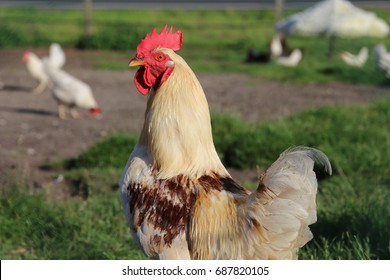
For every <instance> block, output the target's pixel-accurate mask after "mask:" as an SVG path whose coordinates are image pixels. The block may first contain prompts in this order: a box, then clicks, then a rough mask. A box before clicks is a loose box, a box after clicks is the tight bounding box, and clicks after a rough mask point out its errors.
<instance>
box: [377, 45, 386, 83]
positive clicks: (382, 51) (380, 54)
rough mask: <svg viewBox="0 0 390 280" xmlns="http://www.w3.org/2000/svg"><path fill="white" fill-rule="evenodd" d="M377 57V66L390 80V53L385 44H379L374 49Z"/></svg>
mask: <svg viewBox="0 0 390 280" xmlns="http://www.w3.org/2000/svg"><path fill="white" fill-rule="evenodd" d="M374 51H375V57H376V66H377V67H378V68H379V69H380V70H382V71H384V72H386V76H387V77H389V78H390V53H388V52H387V49H386V46H385V45H384V44H378V45H376V46H375V48H374Z"/></svg>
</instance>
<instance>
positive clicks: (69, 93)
mask: <svg viewBox="0 0 390 280" xmlns="http://www.w3.org/2000/svg"><path fill="white" fill-rule="evenodd" d="M53 63H54V66H53ZM55 63H56V62H55V61H54V62H53V61H51V60H50V59H43V66H44V70H45V73H46V74H47V76H48V77H49V79H50V82H51V85H50V88H51V91H52V95H53V97H54V99H55V100H56V101H57V102H58V116H59V117H60V118H61V119H66V118H67V116H66V109H67V108H68V109H69V110H70V114H71V116H72V117H73V118H74V119H77V118H80V117H81V115H80V114H79V113H78V112H77V110H76V107H79V108H84V109H88V110H89V115H90V116H100V115H101V113H102V110H101V109H100V107H99V106H98V104H97V102H96V100H95V98H94V96H93V93H92V90H91V87H90V86H89V85H87V84H86V83H84V82H83V81H81V80H79V79H77V78H75V77H73V76H72V75H70V74H68V73H67V72H65V71H64V70H62V69H58V68H56V67H55V66H56V65H55Z"/></svg>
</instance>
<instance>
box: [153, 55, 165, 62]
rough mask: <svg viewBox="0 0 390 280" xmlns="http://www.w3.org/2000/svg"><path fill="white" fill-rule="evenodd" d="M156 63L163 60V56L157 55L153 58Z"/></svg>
mask: <svg viewBox="0 0 390 280" xmlns="http://www.w3.org/2000/svg"><path fill="white" fill-rule="evenodd" d="M154 58H155V59H156V60H157V61H161V60H163V59H164V56H163V55H162V54H157V55H156V56H155V57H154Z"/></svg>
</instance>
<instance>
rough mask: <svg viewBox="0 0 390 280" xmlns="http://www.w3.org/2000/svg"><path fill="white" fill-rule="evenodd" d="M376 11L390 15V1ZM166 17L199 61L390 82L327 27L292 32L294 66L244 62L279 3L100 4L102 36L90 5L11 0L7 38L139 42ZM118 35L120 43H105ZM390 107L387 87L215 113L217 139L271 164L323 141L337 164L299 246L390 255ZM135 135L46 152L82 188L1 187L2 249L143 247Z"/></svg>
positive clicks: (82, 251) (272, 72)
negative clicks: (88, 12) (260, 117)
mask: <svg viewBox="0 0 390 280" xmlns="http://www.w3.org/2000/svg"><path fill="white" fill-rule="evenodd" d="M377 12H378V14H379V15H380V16H381V17H382V18H385V19H386V20H387V21H388V22H389V21H390V12H389V11H383V10H382V11H377ZM168 19H169V21H168ZM167 22H168V23H170V24H173V25H174V26H175V27H177V28H180V29H182V30H183V32H184V36H185V45H184V48H183V50H182V52H181V53H182V55H183V56H185V57H186V59H188V60H189V61H190V63H191V64H192V65H193V66H194V68H195V69H196V70H197V71H200V70H201V71H211V72H226V71H228V72H243V73H249V74H252V75H259V76H262V77H267V78H270V79H275V80H278V81H283V82H287V81H288V82H297V83H309V82H310V83H314V82H315V83H320V82H327V81H342V82H351V83H367V84H373V85H384V84H388V83H389V81H388V79H387V78H385V77H384V76H383V75H379V74H378V72H377V71H375V69H374V62H373V58H372V56H371V57H370V60H369V62H368V64H367V65H366V67H365V68H363V69H352V68H350V67H348V66H346V65H343V64H342V63H341V62H339V61H337V60H332V61H329V60H327V58H326V48H327V40H326V39H323V38H291V39H289V41H288V42H289V44H290V45H291V46H292V47H304V48H305V49H306V50H307V51H306V52H305V53H306V54H307V55H306V56H305V59H304V61H303V62H302V66H301V67H299V68H297V69H295V70H293V69H285V68H281V67H280V66H277V65H274V64H270V65H269V66H268V67H256V66H255V65H245V64H243V63H242V61H243V59H244V58H245V50H246V49H247V48H252V47H257V48H260V47H264V46H265V45H266V43H267V41H268V40H269V39H270V38H271V36H272V34H273V29H272V22H273V14H272V13H271V12H269V11H142V12H139V11H95V13H94V23H95V35H94V36H95V37H93V38H89V39H85V38H82V13H81V12H79V11H67V12H66V13H65V12H63V11H44V10H35V9H0V24H1V26H2V28H1V30H0V47H18V48H24V47H27V46H30V45H34V46H45V45H47V44H49V43H50V42H52V41H57V42H60V43H61V44H63V45H66V46H74V45H76V44H81V43H82V44H90V45H89V47H97V48H106V47H107V46H108V47H109V48H111V49H112V48H114V49H117V50H116V51H125V50H126V51H130V52H131V53H133V52H134V50H133V49H134V46H135V42H137V41H138V40H139V39H140V38H141V37H143V36H144V34H145V33H146V32H149V31H150V30H151V28H152V27H154V26H162V25H163V24H165V23H167ZM109 38H113V40H114V43H112V44H111V43H110V44H111V45H110V44H106V43H105V44H103V45H99V42H106V41H107V40H108V39H109ZM128 39H129V41H127V40H128ZM93 40H95V43H94V41H93ZM115 40H117V41H115ZM380 41H381V42H385V43H387V45H390V38H386V39H383V40H380V39H368V38H360V39H354V40H345V39H340V40H338V41H337V45H336V48H337V49H338V50H342V49H343V48H345V49H348V50H350V51H357V50H358V49H359V48H360V46H361V45H363V44H364V45H367V46H369V47H372V46H373V45H374V44H376V43H378V42H380ZM91 42H92V43H91ZM94 44H95V45H94ZM122 44H127V46H128V48H129V49H125V48H124V47H123V46H122ZM85 46H87V45H85ZM101 63H103V64H104V63H105V65H106V67H107V66H109V67H114V68H118V69H122V66H118V65H115V64H110V62H105V61H102V62H101ZM386 79H387V80H386ZM389 108H390V99H389V98H385V99H382V100H379V101H377V102H375V103H373V104H369V105H364V106H363V105H360V106H357V105H354V106H352V105H351V106H346V105H344V106H334V107H323V108H320V109H315V110H314V109H311V110H306V111H304V112H302V113H299V114H297V115H294V116H292V117H289V118H286V119H283V120H279V121H273V122H269V123H260V124H259V123H248V122H245V121H243V120H241V119H239V118H237V117H234V116H227V115H222V114H218V113H214V114H213V117H212V124H213V133H214V140H215V144H216V147H217V150H218V153H219V155H220V156H221V158H222V160H223V162H224V163H225V164H226V165H227V166H229V167H235V168H239V169H245V168H255V167H256V166H259V167H261V168H264V167H267V166H268V165H269V164H270V163H272V162H273V161H274V160H275V159H276V158H277V156H278V155H279V154H280V153H281V152H282V151H283V150H284V149H285V148H286V147H288V146H294V145H308V146H314V147H316V148H319V149H321V150H323V151H324V152H325V153H326V154H327V155H328V156H329V158H330V160H331V163H332V165H333V170H334V175H333V176H332V177H330V178H327V177H323V176H320V178H321V180H320V186H319V194H318V222H317V223H316V224H315V225H314V226H313V227H312V231H313V233H314V236H315V237H314V240H313V241H312V242H310V243H309V244H308V246H306V247H305V248H304V249H303V250H302V251H301V252H300V257H301V258H303V259H390V203H389V202H390V188H389V186H390V126H389V123H390V110H389ZM136 140H137V136H136V135H127V134H115V135H110V136H108V137H107V139H105V140H104V141H102V142H99V143H97V144H96V145H95V146H92V147H90V148H89V149H88V150H86V151H85V152H84V153H82V154H80V155H79V156H78V157H77V158H75V159H70V160H69V159H64V160H61V161H57V162H50V163H47V168H49V169H53V170H61V171H62V173H63V174H64V175H65V178H66V180H67V182H68V184H69V185H70V186H71V188H72V192H74V194H75V196H74V198H73V199H70V200H67V201H56V202H53V201H48V200H47V198H46V196H45V194H44V193H42V192H39V191H36V190H34V189H33V188H32V182H28V181H27V182H23V183H21V182H17V183H15V184H14V185H11V186H7V187H6V188H2V189H1V194H0V227H1V228H0V244H1V246H0V258H1V259H142V258H144V256H143V255H142V253H141V252H140V251H139V250H138V249H137V248H136V246H135V244H134V243H133V241H132V239H131V237H130V235H129V234H128V229H127V226H126V224H125V219H124V215H123V213H122V210H121V206H120V201H119V193H118V190H117V183H118V180H119V177H120V173H121V170H122V168H123V166H124V165H125V163H126V160H127V157H128V155H129V153H130V151H131V150H132V147H133V145H134V143H135V142H136ZM243 183H245V182H243ZM249 187H254V186H253V185H251V184H249Z"/></svg>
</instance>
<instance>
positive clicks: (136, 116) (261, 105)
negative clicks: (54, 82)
mask: <svg viewBox="0 0 390 280" xmlns="http://www.w3.org/2000/svg"><path fill="white" fill-rule="evenodd" d="M33 51H34V52H36V53H37V54H38V55H40V56H43V55H46V54H47V53H46V50H43V49H36V50H33ZM65 52H66V54H67V63H66V65H65V67H64V69H65V70H66V71H68V72H69V73H71V74H72V75H74V76H76V77H78V78H80V79H81V80H83V81H85V82H87V83H88V84H90V85H91V87H92V88H93V91H94V94H95V97H96V99H97V101H98V103H99V104H100V106H101V107H102V109H103V118H102V119H90V118H88V117H86V112H85V111H82V110H81V112H82V113H83V115H84V116H85V117H84V118H83V119H82V120H60V119H59V118H58V116H57V105H56V103H55V101H54V99H53V98H52V96H51V94H50V92H49V90H46V91H45V92H44V93H43V94H41V95H33V94H32V93H31V92H30V91H31V89H33V88H34V87H35V86H36V85H37V82H36V81H35V80H33V78H31V77H30V76H29V74H28V73H27V70H26V68H25V66H24V64H23V63H22V61H21V57H22V53H23V50H0V82H2V83H3V89H1V90H0V176H1V177H0V184H1V183H2V184H4V183H6V182H15V181H17V180H20V179H21V178H25V179H26V178H27V180H28V181H29V182H35V183H36V184H42V183H43V182H44V181H45V180H52V178H51V177H50V176H52V175H53V174H50V173H47V171H44V170H42V169H41V168H40V166H41V165H42V164H44V163H47V162H48V161H52V160H56V159H64V158H71V157H75V156H77V155H78V154H80V153H81V152H82V151H84V150H85V149H86V148H88V147H89V146H90V145H92V144H94V143H95V142H96V141H98V140H99V139H101V138H103V137H104V136H106V135H107V134H109V133H112V132H119V131H120V132H139V131H140V128H141V125H142V122H143V115H144V110H145V105H146V98H145V97H143V96H141V95H140V94H139V93H138V92H137V91H136V89H135V87H134V84H133V81H132V80H133V76H134V72H131V71H110V70H96V69H93V67H92V66H93V63H94V61H95V60H96V59H97V58H98V57H99V56H100V55H104V53H103V52H98V51H77V50H73V49H67V50H65ZM116 59H123V63H127V61H128V59H129V57H125V56H123V58H122V57H116ZM259 67H261V66H259ZM198 78H199V80H200V82H201V84H202V85H203V87H204V91H205V93H206V95H207V98H208V100H209V105H210V109H211V110H214V111H222V112H226V113H233V114H237V115H239V116H241V117H242V118H244V119H247V120H253V121H258V120H269V119H277V118H281V117H284V116H288V115H290V114H292V113H295V112H298V111H301V110H303V109H305V108H307V107H316V106H321V105H324V104H352V103H356V104H357V103H367V102H370V101H373V100H374V99H377V98H379V97H381V96H384V95H386V94H389V93H390V91H389V89H388V88H377V87H371V86H362V85H345V84H339V83H333V84H329V85H317V84H310V85H293V84H279V83H276V82H270V81H267V80H264V79H261V78H258V77H252V76H247V75H241V74H210V75H209V74H199V75H198ZM232 172H233V176H234V177H238V178H237V179H239V180H240V179H241V178H240V177H241V176H250V177H253V176H256V171H251V172H248V171H246V172H244V173H242V172H236V171H232ZM248 173H249V174H248ZM48 176H49V177H48ZM245 178H247V179H251V178H248V177H245Z"/></svg>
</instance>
